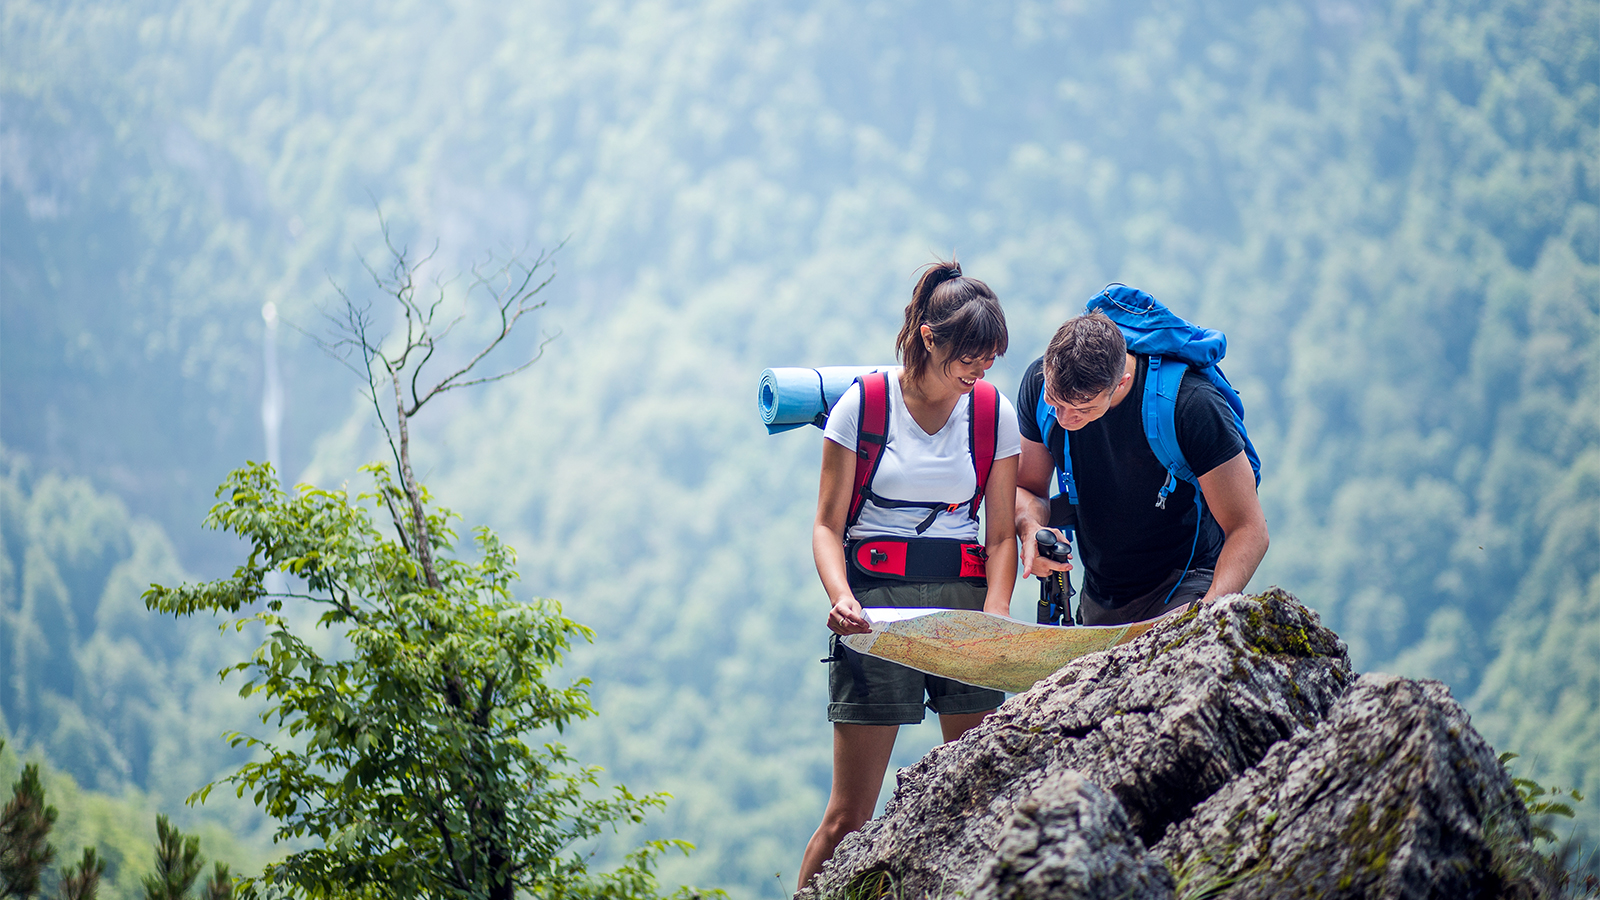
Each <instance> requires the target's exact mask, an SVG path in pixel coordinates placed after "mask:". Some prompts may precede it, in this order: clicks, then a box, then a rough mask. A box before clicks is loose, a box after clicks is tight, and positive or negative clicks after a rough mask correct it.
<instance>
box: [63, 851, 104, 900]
mask: <svg viewBox="0 0 1600 900" xmlns="http://www.w3.org/2000/svg"><path fill="white" fill-rule="evenodd" d="M105 873H106V861H105V860H103V859H101V858H100V855H99V854H98V853H96V852H95V850H94V848H93V847H85V848H83V859H81V860H79V861H78V867H77V869H76V870H73V869H62V870H61V893H60V897H61V900H95V897H96V896H97V895H98V894H99V893H100V876H102V875H104V874H105Z"/></svg>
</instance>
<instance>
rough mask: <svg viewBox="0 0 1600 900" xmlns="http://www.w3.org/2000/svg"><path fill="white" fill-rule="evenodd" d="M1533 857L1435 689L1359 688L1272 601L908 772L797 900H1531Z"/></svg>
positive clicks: (1334, 656)
mask: <svg viewBox="0 0 1600 900" xmlns="http://www.w3.org/2000/svg"><path fill="white" fill-rule="evenodd" d="M1352 685H1356V686H1355V687H1353V688H1352ZM1527 841H1528V823H1527V815H1526V812H1525V810H1524V809H1523V807H1522V805H1521V803H1520V802H1518V801H1517V799H1516V794H1515V791H1514V789H1513V787H1512V785H1511V783H1510V781H1509V778H1508V777H1507V776H1506V774H1505V772H1504V770H1503V769H1502V768H1501V767H1500V766H1499V764H1498V762H1497V761H1496V760H1495V758H1494V754H1493V752H1492V750H1490V749H1489V748H1488V746H1487V745H1486V744H1485V743H1484V742H1483V741H1482V739H1481V738H1479V737H1478V736H1477V734H1476V733H1475V732H1473V731H1472V729H1471V726H1470V725H1469V724H1468V722H1467V717H1466V714H1465V712H1463V711H1462V710H1461V708H1460V707H1459V705H1457V704H1456V703H1455V702H1454V701H1453V700H1452V699H1451V698H1450V697H1449V695H1448V692H1447V691H1445V689H1444V688H1443V686H1442V685H1438V684H1436V683H1429V682H1413V681H1407V680H1404V679H1396V678H1388V677H1377V676H1372V677H1368V678H1365V679H1362V680H1361V681H1360V682H1357V681H1356V679H1355V678H1354V676H1353V675H1352V673H1351V670H1350V662H1349V658H1348V656H1347V654H1346V652H1345V648H1344V645H1343V643H1342V642H1341V641H1339V639H1338V637H1337V636H1336V635H1335V634H1333V632H1331V631H1329V630H1327V629H1325V628H1323V627H1322V626H1321V623H1320V621H1319V620H1318V618H1317V616H1316V613H1314V612H1312V611H1311V610H1308V609H1306V608H1305V607H1304V606H1302V605H1301V604H1300V603H1299V602H1298V601H1296V600H1295V599H1294V598H1293V597H1292V596H1290V595H1289V594H1287V593H1286V592H1283V591H1280V590H1277V589H1274V590H1271V591H1268V592H1267V593H1265V594H1263V595H1260V596H1257V597H1250V598H1246V597H1243V596H1235V597H1231V598H1226V599H1224V600H1222V601H1219V602H1217V603H1214V604H1210V605H1208V606H1206V607H1205V608H1203V609H1197V610H1191V611H1190V612H1188V613H1186V614H1184V615H1183V616H1180V617H1176V618H1174V619H1173V620H1172V621H1170V622H1166V623H1163V624H1162V625H1160V626H1158V627H1156V628H1154V629H1152V630H1151V631H1150V632H1148V633H1146V634H1145V635H1144V636H1142V637H1140V638H1139V639H1138V640H1135V641H1133V642H1131V643H1129V644H1127V645H1124V646H1122V647H1118V648H1114V649H1112V650H1109V651H1106V652H1104V653H1098V654H1093V655H1091V656H1087V657H1084V658H1082V659H1080V660H1077V661H1075V662H1073V663H1072V664H1070V665H1068V666H1066V667H1065V668H1063V669H1061V670H1060V671H1058V672H1057V673H1056V674H1055V675H1053V676H1051V677H1050V678H1048V679H1046V680H1044V681H1042V682H1040V683H1039V684H1038V685H1036V686H1035V687H1034V688H1033V689H1032V690H1030V691H1028V692H1027V693H1024V694H1020V695H1018V696H1016V697H1014V698H1012V699H1011V700H1009V701H1008V702H1007V703H1006V704H1005V705H1004V706H1003V707H1001V708H1000V710H999V711H998V712H996V713H995V714H994V715H992V716H990V717H989V718H988V719H987V720H986V721H985V722H984V724H983V725H982V726H980V727H978V728H976V729H973V730H972V731H971V732H969V733H968V734H967V735H966V736H965V737H963V738H962V739H961V740H960V741H957V742H955V743H952V744H947V745H944V746H941V747H938V748H935V749H934V750H933V751H932V752H930V753H929V754H928V755H927V756H926V757H924V758H923V759H922V760H921V761H920V762H918V763H917V764H916V765H915V766H912V767H911V768H909V769H906V770H903V771H902V772H901V773H900V777H899V782H898V784H897V786H896V790H895V795H894V799H893V800H892V801H891V802H890V804H889V807H888V808H887V809H886V810H885V812H884V814H883V816H881V817H879V818H877V819H874V820H873V821H871V822H869V823H868V824H867V825H866V826H865V827H864V828H862V830H861V831H859V832H857V833H856V834H854V835H851V836H850V837H848V838H846V839H845V841H844V842H843V843H841V844H840V845H839V848H838V850H837V851H836V852H835V854H834V858H833V860H832V861H831V862H829V863H828V865H827V866H826V867H825V868H824V869H823V871H822V873H821V874H819V875H818V877H817V878H816V879H815V880H814V881H813V882H812V884H811V885H810V886H808V887H807V888H806V889H805V890H804V891H802V892H801V893H800V894H799V895H797V896H799V897H801V898H808V900H809V898H814V897H819V898H820V897H835V896H852V897H880V896H881V897H896V898H898V897H907V898H910V897H941V896H957V895H964V896H981V897H985V898H994V900H1000V898H1004V900H1014V898H1034V897H1039V898H1043V897H1083V898H1091V897H1107V898H1110V897H1151V898H1156V897H1169V896H1172V895H1173V889H1174V879H1173V875H1174V874H1175V875H1176V880H1177V881H1179V882H1182V883H1181V884H1179V885H1178V888H1179V893H1180V894H1182V893H1184V892H1185V891H1187V892H1189V893H1193V892H1194V890H1195V886H1197V885H1200V886H1210V887H1216V888H1219V889H1220V891H1221V892H1220V893H1216V894H1211V895H1208V896H1218V897H1240V898H1244V897H1252V898H1253V897H1276V896H1318V897H1413V896H1415V897H1424V896H1438V897H1445V896H1479V895H1482V896H1496V895H1497V892H1499V893H1501V894H1505V895H1508V896H1510V895H1515V892H1516V891H1519V890H1524V889H1527V890H1533V891H1534V894H1535V895H1536V894H1537V889H1536V887H1529V886H1530V885H1532V884H1533V882H1532V881H1531V880H1530V879H1528V878H1521V879H1520V880H1519V878H1518V877H1517V876H1516V871H1517V869H1518V865H1520V864H1519V863H1517V862H1516V860H1518V859H1522V858H1524V856H1525V851H1526V849H1527ZM1147 847H1150V848H1153V853H1149V852H1146V851H1145V848H1147ZM1158 861H1159V862H1158ZM1161 862H1164V863H1165V865H1164V866H1163V865H1160V864H1159V863H1161ZM1163 868H1164V869H1167V870H1168V872H1161V871H1157V870H1158V869H1163ZM1169 873H1171V874H1169ZM1429 885H1448V886H1450V888H1451V889H1450V890H1446V891H1444V892H1443V893H1428V890H1430V889H1431V888H1429V887H1428V886H1429ZM1517 885H1520V887H1518V886H1517ZM1457 886H1460V887H1461V888H1462V891H1465V893H1461V892H1457V891H1456V890H1455V889H1454V888H1455V887H1457ZM1418 891H1421V892H1420V893H1419V892H1418Z"/></svg>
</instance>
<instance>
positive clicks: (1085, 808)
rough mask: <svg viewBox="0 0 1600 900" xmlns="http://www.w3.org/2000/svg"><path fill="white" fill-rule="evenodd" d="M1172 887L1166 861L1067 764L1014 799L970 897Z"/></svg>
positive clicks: (1020, 899) (1126, 893)
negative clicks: (1025, 795)
mask: <svg viewBox="0 0 1600 900" xmlns="http://www.w3.org/2000/svg"><path fill="white" fill-rule="evenodd" d="M1172 888H1173V884H1172V875H1171V874H1170V873H1169V872H1168V871H1167V867H1166V866H1165V865H1163V864H1162V862H1161V861H1160V860H1159V859H1156V858H1155V857H1154V856H1151V855H1150V854H1148V853H1146V852H1145V849H1144V844H1143V843H1141V842H1140V841H1139V839H1138V838H1136V837H1134V836H1133V831H1132V829H1130V828H1129V827H1128V814H1127V813H1126V812H1123V809H1122V804H1120V803H1118V802H1117V801H1116V800H1114V799H1112V797H1111V795H1110V794H1107V793H1106V792H1105V791H1102V790H1100V789H1099V788H1097V787H1095V786H1094V784H1093V783H1091V782H1090V781H1089V780H1088V779H1086V778H1084V777H1083V776H1082V775H1079V774H1078V773H1077V772H1074V771H1071V770H1070V769H1068V770H1065V771H1061V772H1057V773H1055V774H1053V775H1051V776H1050V777H1048V778H1046V779H1045V782H1044V784H1043V785H1042V786H1040V788H1039V790H1037V791H1035V792H1034V793H1033V794H1031V795H1029V796H1028V798H1027V799H1025V800H1023V801H1022V802H1021V803H1020V804H1018V805H1017V811H1016V813H1014V814H1013V815H1012V818H1011V823H1010V824H1009V825H1008V826H1007V827H1006V828H1005V829H1004V830H1003V831H1001V832H1000V846H999V847H998V848H997V850H996V852H995V858H994V860H993V861H992V862H990V863H989V864H988V865H987V866H984V867H983V868H982V869H981V871H980V872H979V873H978V877H977V879H976V882H975V884H974V885H973V890H972V900H1025V898H1026V900H1032V898H1040V900H1042V898H1046V897H1049V898H1053V900H1079V898H1084V900H1087V898H1090V897H1119V898H1127V900H1143V898H1150V900H1156V898H1167V897H1171V896H1172Z"/></svg>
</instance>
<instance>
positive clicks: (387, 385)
mask: <svg viewBox="0 0 1600 900" xmlns="http://www.w3.org/2000/svg"><path fill="white" fill-rule="evenodd" d="M379 222H380V225H381V226H382V229H383V240H384V245H385V247H386V249H387V251H388V254H389V263H388V266H387V267H386V268H384V269H382V270H380V269H377V268H375V267H374V266H372V265H371V264H370V263H368V262H367V260H366V259H364V258H363V259H362V261H361V262H362V265H363V266H364V267H365V268H366V270H367V273H368V274H369V275H371V276H372V280H373V283H374V284H375V285H376V287H377V288H378V291H379V292H380V293H382V294H383V295H385V296H386V297H388V298H390V299H392V300H393V301H394V303H395V304H397V305H398V306H399V312H400V315H401V317H402V318H403V320H404V325H405V327H404V329H403V331H402V330H398V329H397V333H396V334H387V333H383V332H382V331H381V329H380V327H379V326H378V324H377V322H376V316H375V314H374V312H373V304H372V303H371V302H370V301H367V302H361V301H357V300H355V299H353V298H352V297H350V296H349V295H348V294H346V293H345V291H344V289H343V288H340V287H339V286H338V285H335V289H336V290H338V292H339V296H340V298H341V299H342V301H343V306H342V308H341V309H340V310H338V311H337V312H334V313H327V314H326V316H327V318H328V319H329V320H330V321H331V322H332V324H333V331H334V334H333V337H332V338H331V339H323V338H320V337H316V336H314V335H313V336H312V338H313V340H316V341H317V343H318V344H320V345H321V346H322V347H323V349H325V350H328V351H329V352H330V353H332V354H333V355H334V356H336V357H337V358H339V359H340V360H341V361H342V362H344V363H345V365H346V366H348V367H349V368H350V369H352V370H353V371H355V372H356V374H357V375H359V376H361V377H363V378H365V379H366V383H367V388H366V391H365V392H364V393H365V395H366V396H367V398H368V399H369V400H370V401H371V402H372V405H373V409H374V410H376V411H377V414H378V422H379V424H381V425H382V426H383V432H384V436H385V438H386V439H387V440H388V442H389V449H390V452H391V453H392V454H393V455H394V461H395V466H396V468H397V469H398V471H399V476H400V485H401V491H403V496H390V495H388V494H386V495H385V496H384V498H383V499H384V502H385V504H386V505H387V506H388V509H389V515H390V517H391V518H393V520H394V525H395V529H396V530H397V531H398V532H399V533H400V540H401V543H402V544H403V545H404V546H405V547H406V549H407V550H409V551H410V552H411V554H412V555H413V556H414V557H416V560H417V563H418V564H419V565H420V566H421V567H422V572H423V575H424V577H425V578H426V579H427V583H428V586H429V587H431V588H433V589H435V590H438V589H439V588H440V583H439V576H438V574H437V573H436V572H435V571H434V565H433V535H432V534H431V532H430V529H429V526H428V517H427V514H426V513H425V512H424V508H423V505H422V490H421V487H420V486H419V485H418V484H417V479H416V475H415V474H414V473H413V472H412V468H411V433H410V421H411V419H412V417H414V416H415V415H416V414H417V413H418V412H420V411H421V410H422V407H423V406H424V405H426V404H427V403H428V401H429V400H432V399H433V398H435V397H437V396H439V395H440V394H444V393H446V392H448V391H453V390H457V389H459V388H465V387H472V386H473V385H478V384H486V383H488V382H492V381H499V380H501V379H503V378H509V377H511V376H512V375H515V374H517V373H518V372H521V371H522V370H524V369H526V368H528V367H529V366H531V365H533V364H534V363H536V362H538V361H539V360H540V359H541V358H542V357H543V356H544V351H545V347H546V346H548V345H549V343H550V341H552V340H554V339H555V335H546V336H545V337H544V338H543V339H542V340H541V341H540V342H539V346H538V347H537V348H536V349H535V350H534V352H533V354H532V355H531V356H530V357H529V358H527V359H526V360H524V361H523V362H521V363H519V364H517V365H514V366H512V367H511V368H508V369H505V370H503V371H499V372H497V373H495V374H487V375H486V374H482V373H480V372H479V371H478V367H479V365H480V364H482V363H483V362H484V361H485V360H486V359H487V358H488V356H489V355H490V354H491V353H493V352H494V351H495V349H496V348H498V347H500V345H501V344H503V343H505V341H506V340H507V339H508V338H510V337H511V332H512V331H513V330H514V329H515V328H516V327H517V324H518V323H519V322H521V320H522V317H523V316H526V315H528V314H529V313H532V312H535V311H537V310H540V309H543V308H544V306H545V304H546V302H548V301H546V300H543V299H540V298H539V294H540V292H542V291H543V290H544V289H545V287H546V286H547V285H549V284H550V282H551V280H552V279H554V278H555V274H556V273H555V263H554V262H553V259H552V257H553V256H554V253H555V252H556V251H558V250H560V249H561V245H557V247H556V248H555V250H552V251H548V252H546V251H540V253H539V254H538V256H537V257H535V258H534V259H533V261H532V262H531V263H529V262H527V261H526V259H525V257H524V255H523V254H512V255H510V256H509V257H508V258H505V259H498V258H496V257H494V256H489V257H487V258H486V259H485V260H484V261H483V262H480V263H477V264H474V265H473V267H472V269H471V271H470V272H469V283H468V284H467V286H466V299H467V303H468V307H469V310H470V308H471V305H472V302H473V300H474V298H475V297H479V296H485V295H486V296H487V299H488V302H489V304H491V305H492V308H493V312H492V313H490V314H489V315H490V316H492V317H493V318H492V319H491V321H492V320H493V319H498V328H497V329H495V330H494V331H493V333H492V335H491V336H490V337H489V338H488V340H487V342H485V343H483V344H482V345H481V346H479V347H478V348H477V350H476V352H473V353H472V354H471V355H470V356H469V357H467V358H466V361H465V362H460V363H455V364H453V367H452V365H451V364H446V363H444V362H443V358H444V356H445V354H441V353H440V349H441V346H442V345H443V343H444V342H445V341H446V339H447V338H449V337H450V333H451V332H452V331H454V330H455V328H456V326H457V325H459V324H461V323H462V322H463V321H464V320H466V318H467V316H468V315H469V314H470V313H469V312H462V313H461V314H459V315H456V316H455V317H453V318H448V319H441V318H440V316H439V313H440V309H441V308H442V307H443V306H444V302H445V289H446V287H447V286H448V282H446V281H443V280H439V279H435V280H433V281H432V282H431V283H430V284H429V285H427V286H426V293H427V295H428V297H427V299H426V300H424V299H423V298H422V296H421V293H422V291H421V290H419V287H420V286H419V284H418V280H417V279H418V273H419V272H420V271H422V270H423V269H425V268H426V267H427V266H428V264H429V263H430V262H432V260H433V258H434V256H435V254H436V253H437V252H438V245H437V244H435V245H434V248H433V249H432V250H431V251H429V252H428V253H427V254H426V255H424V256H422V257H420V258H417V257H413V256H412V255H411V253H410V251H409V250H408V249H407V248H405V247H403V246H396V245H395V242H394V239H393V236H392V235H391V234H390V233H389V226H388V223H387V222H384V221H383V220H382V218H381V217H380V219H379ZM563 243H565V242H563ZM460 358H461V357H460V356H457V357H456V359H460ZM430 363H432V364H434V369H433V370H431V371H428V366H429V364H430ZM425 371H427V374H424V373H425ZM440 372H443V373H444V374H443V375H442V377H441V376H440V374H439V373H440ZM390 397H392V401H391V399H388V398H390ZM391 402H392V404H393V405H392V407H390V403H391ZM386 407H389V409H388V411H387V412H386V411H385V410H386ZM391 417H392V418H391ZM397 502H399V503H403V504H404V505H405V506H407V507H408V508H409V509H408V512H409V515H403V514H402V512H401V509H400V506H398V505H397ZM408 519H409V524H408V522H407V520H408Z"/></svg>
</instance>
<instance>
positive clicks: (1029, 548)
mask: <svg viewBox="0 0 1600 900" xmlns="http://www.w3.org/2000/svg"><path fill="white" fill-rule="evenodd" d="M1040 531H1048V532H1050V533H1051V534H1053V535H1055V538H1056V540H1057V541H1059V542H1060V543H1063V544H1067V536H1066V535H1064V534H1062V533H1061V531H1060V530H1059V529H1056V528H1033V529H1030V530H1029V531H1028V534H1027V537H1025V538H1024V539H1023V541H1022V567H1023V570H1024V571H1025V572H1026V573H1027V574H1029V575H1032V576H1033V577H1035V578H1049V577H1050V575H1051V573H1052V572H1070V571H1072V563H1070V562H1056V561H1055V560H1053V559H1050V558H1049V557H1047V556H1044V555H1042V554H1041V553H1039V541H1038V539H1037V538H1036V537H1035V535H1036V534H1038V533H1039V532H1040ZM1067 546H1068V547H1069V548H1070V547H1071V546H1072V545H1071V544H1067ZM1067 555H1068V557H1069V558H1070V557H1071V555H1072V551H1071V550H1070V549H1069V550H1068V551H1067Z"/></svg>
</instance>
